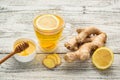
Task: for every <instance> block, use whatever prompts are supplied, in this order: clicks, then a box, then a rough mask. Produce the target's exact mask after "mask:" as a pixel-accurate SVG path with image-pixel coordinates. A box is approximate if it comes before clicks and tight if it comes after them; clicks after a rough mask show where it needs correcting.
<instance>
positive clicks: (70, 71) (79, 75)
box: [0, 54, 120, 80]
mask: <svg viewBox="0 0 120 80" xmlns="http://www.w3.org/2000/svg"><path fill="white" fill-rule="evenodd" d="M5 55H6V54H1V55H0V58H2V57H3V56H5ZM45 55H46V54H37V56H36V58H35V59H34V60H33V61H32V62H29V63H20V62H17V61H16V60H15V59H14V58H11V59H9V60H8V61H6V62H5V63H3V64H1V65H0V80H13V79H17V80H26V79H29V80H33V79H35V80H41V79H45V80H61V79H62V80H79V79H81V80H82V79H84V80H88V79H89V80H105V79H106V80H119V79H120V72H119V71H120V67H119V65H120V55H119V54H115V58H114V59H115V60H114V63H113V64H112V66H111V67H110V68H109V69H107V70H104V71H101V70H97V69H96V68H95V67H94V66H93V64H92V62H91V60H88V61H86V62H80V61H76V62H73V63H67V62H65V61H64V60H63V57H64V54H60V56H61V57H62V64H61V65H60V66H59V67H57V68H55V69H54V70H48V69H46V68H45V67H44V66H43V65H42V59H43V58H44V57H45ZM6 76H7V77H6Z"/></svg>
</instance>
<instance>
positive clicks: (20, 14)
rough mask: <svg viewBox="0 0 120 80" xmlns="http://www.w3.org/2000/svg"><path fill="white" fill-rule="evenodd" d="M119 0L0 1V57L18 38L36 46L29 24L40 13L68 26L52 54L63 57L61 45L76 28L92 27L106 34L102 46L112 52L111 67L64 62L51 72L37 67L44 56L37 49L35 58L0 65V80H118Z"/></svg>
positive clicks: (119, 69)
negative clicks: (105, 68) (113, 57)
mask: <svg viewBox="0 0 120 80" xmlns="http://www.w3.org/2000/svg"><path fill="white" fill-rule="evenodd" d="M119 4H120V0H0V58H2V57H3V56H5V55H7V53H9V52H10V51H11V50H12V45H13V43H14V41H15V40H16V39H18V38H23V37H25V38H30V39H33V40H34V41H35V42H36V44H37V39H36V37H35V34H34V30H33V24H32V21H33V19H34V17H35V16H37V15H40V14H47V13H51V14H59V15H61V16H62V17H63V18H64V20H65V22H66V23H70V24H72V27H69V26H67V27H65V30H64V36H63V37H62V38H63V39H62V40H60V43H59V47H58V49H57V50H56V51H55V52H57V53H61V54H60V55H61V57H63V56H64V53H66V52H67V51H68V50H67V49H66V48H65V47H64V43H65V42H66V41H67V40H68V39H69V38H71V37H72V36H74V35H76V33H75V30H76V28H79V27H80V28H84V27H87V26H96V27H98V28H99V29H101V30H102V31H104V32H106V33H107V35H108V40H107V44H106V46H107V47H109V48H111V49H112V50H113V52H114V53H115V60H114V63H113V65H112V67H111V68H110V69H108V70H105V71H100V70H97V69H96V68H95V67H94V66H93V65H92V62H91V60H88V61H86V62H84V63H83V62H79V61H77V62H75V63H66V62H65V61H64V60H62V65H61V66H60V67H58V68H56V69H55V70H48V69H46V68H45V67H43V65H42V64H41V60H42V58H43V57H44V56H45V55H46V54H42V52H41V51H40V50H39V49H38V50H37V53H41V54H37V56H36V58H35V59H34V60H33V61H32V62H29V63H19V62H17V61H16V60H15V59H14V58H11V59H9V60H8V61H7V62H5V63H3V64H2V65H0V80H120V67H119V66H120V54H119V53H120V46H119V45H120V27H119V26H120V5H119Z"/></svg>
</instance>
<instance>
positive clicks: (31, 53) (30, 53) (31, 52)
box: [14, 38, 36, 62]
mask: <svg viewBox="0 0 120 80" xmlns="http://www.w3.org/2000/svg"><path fill="white" fill-rule="evenodd" d="M23 41H25V42H27V43H28V44H29V47H28V48H27V49H25V50H24V51H22V52H20V53H17V54H15V55H14V57H15V58H16V59H17V60H18V61H20V62H29V61H31V60H33V59H34V57H35V55H36V52H35V51H36V45H35V43H34V41H32V40H30V39H27V38H21V39H18V40H16V42H15V43H14V48H15V47H16V46H17V45H19V44H20V43H21V42H23Z"/></svg>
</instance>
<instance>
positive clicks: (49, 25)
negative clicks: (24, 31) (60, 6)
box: [33, 14, 64, 52]
mask: <svg viewBox="0 0 120 80" xmlns="http://www.w3.org/2000/svg"><path fill="white" fill-rule="evenodd" d="M33 25H34V30H35V33H36V36H37V38H38V42H39V46H40V48H41V50H42V51H44V52H52V51H54V50H55V49H56V48H57V44H58V41H59V39H60V37H61V34H62V31H63V28H64V21H63V19H62V18H61V17H60V16H58V15H53V14H44V15H40V16H37V17H36V18H35V19H34V22H33Z"/></svg>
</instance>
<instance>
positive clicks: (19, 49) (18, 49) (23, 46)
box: [0, 41, 29, 64]
mask: <svg viewBox="0 0 120 80" xmlns="http://www.w3.org/2000/svg"><path fill="white" fill-rule="evenodd" d="M28 47H29V44H28V43H27V42H25V41H22V42H21V43H20V44H18V45H17V46H16V47H15V49H14V51H13V52H11V53H10V54H8V55H7V56H5V57H4V58H2V59H1V60H0V64H2V63H3V62H4V61H6V60H7V59H8V58H10V57H11V56H13V55H14V54H16V53H20V52H22V51H24V50H25V49H27V48H28Z"/></svg>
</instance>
